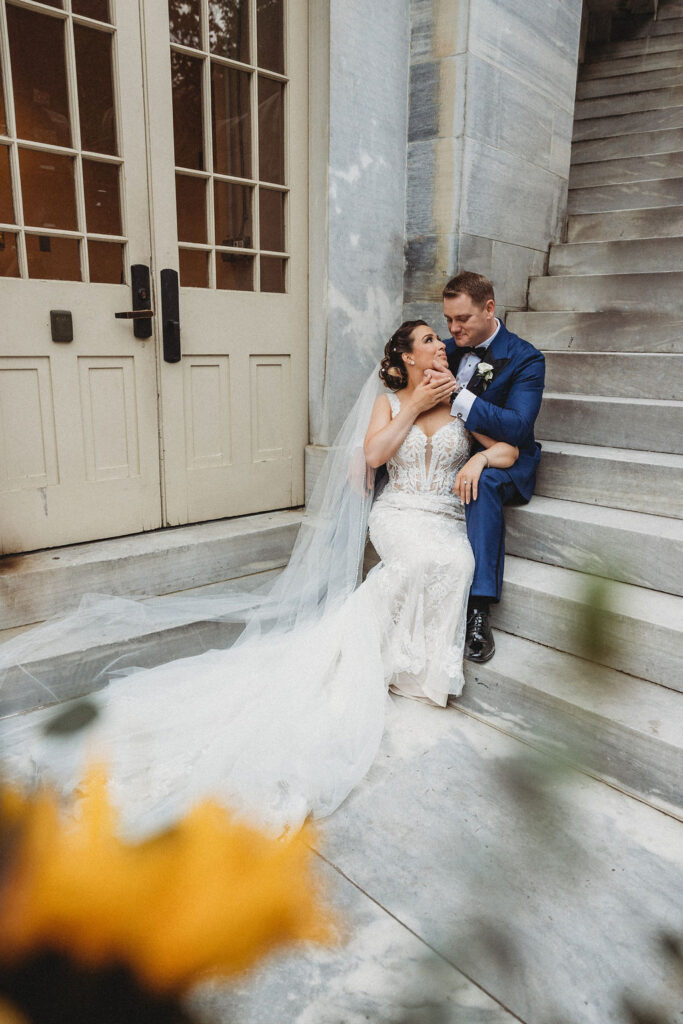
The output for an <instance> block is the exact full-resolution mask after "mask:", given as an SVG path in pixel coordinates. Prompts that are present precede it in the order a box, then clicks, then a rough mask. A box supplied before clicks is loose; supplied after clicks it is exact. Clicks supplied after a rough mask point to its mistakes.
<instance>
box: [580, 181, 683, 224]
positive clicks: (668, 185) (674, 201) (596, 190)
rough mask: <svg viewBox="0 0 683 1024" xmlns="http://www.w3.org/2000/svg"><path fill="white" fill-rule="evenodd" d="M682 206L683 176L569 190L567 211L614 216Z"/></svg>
mask: <svg viewBox="0 0 683 1024" xmlns="http://www.w3.org/2000/svg"><path fill="white" fill-rule="evenodd" d="M681 205H683V177H682V178H665V179H663V180H661V181H635V182H626V183H623V182H622V183H620V184H618V185H592V186H590V187H589V188H570V189H569V196H568V199H567V212H568V213H569V214H570V215H572V214H579V213H613V212H615V211H617V210H646V209H652V208H653V207H657V206H681Z"/></svg>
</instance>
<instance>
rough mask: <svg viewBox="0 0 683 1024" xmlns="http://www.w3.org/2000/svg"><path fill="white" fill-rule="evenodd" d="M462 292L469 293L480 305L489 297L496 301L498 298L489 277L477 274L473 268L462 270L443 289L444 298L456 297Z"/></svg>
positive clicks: (473, 300)
mask: <svg viewBox="0 0 683 1024" xmlns="http://www.w3.org/2000/svg"><path fill="white" fill-rule="evenodd" d="M462 294H465V295H469V297H470V298H471V299H472V302H476V304H477V305H478V306H483V305H484V304H485V303H486V302H488V300H489V299H493V300H494V301H495V298H496V297H495V295H494V294H493V285H492V284H491V282H490V281H489V279H488V277H484V275H483V274H475V273H474V271H472V270H461V271H460V273H459V274H456V275H455V277H452V278H451V279H450V281H448V283H447V284H446V287H445V288H444V290H443V297H444V299H454V298H455V296H456V295H462Z"/></svg>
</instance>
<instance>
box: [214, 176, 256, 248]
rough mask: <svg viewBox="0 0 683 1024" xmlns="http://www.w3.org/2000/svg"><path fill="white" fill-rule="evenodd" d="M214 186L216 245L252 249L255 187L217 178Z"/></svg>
mask: <svg viewBox="0 0 683 1024" xmlns="http://www.w3.org/2000/svg"><path fill="white" fill-rule="evenodd" d="M213 187H214V206H215V217H216V245H231V246H237V247H240V248H241V247H244V248H245V249H251V248H252V246H253V244H254V239H253V231H252V228H251V202H252V193H253V189H252V188H250V187H249V186H248V185H233V184H232V183H231V182H228V181H217V180H216V181H214V186H213Z"/></svg>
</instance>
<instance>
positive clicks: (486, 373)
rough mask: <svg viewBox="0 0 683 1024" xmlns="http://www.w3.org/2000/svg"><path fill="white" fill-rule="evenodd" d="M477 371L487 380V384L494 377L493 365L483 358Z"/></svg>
mask: <svg viewBox="0 0 683 1024" xmlns="http://www.w3.org/2000/svg"><path fill="white" fill-rule="evenodd" d="M477 373H478V374H479V376H480V377H481V379H482V380H483V381H486V383H487V384H490V383H491V380H492V379H493V367H492V366H491V364H490V363H485V362H484V361H483V360H482V362H480V363H479V365H478V366H477Z"/></svg>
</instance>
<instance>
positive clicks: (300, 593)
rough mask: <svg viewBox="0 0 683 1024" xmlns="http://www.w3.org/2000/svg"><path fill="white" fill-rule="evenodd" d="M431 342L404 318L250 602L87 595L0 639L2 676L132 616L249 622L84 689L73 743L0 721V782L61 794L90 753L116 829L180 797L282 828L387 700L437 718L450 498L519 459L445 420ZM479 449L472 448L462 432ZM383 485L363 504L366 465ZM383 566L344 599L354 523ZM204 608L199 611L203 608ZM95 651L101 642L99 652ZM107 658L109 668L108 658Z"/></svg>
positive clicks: (458, 533) (348, 758)
mask: <svg viewBox="0 0 683 1024" xmlns="http://www.w3.org/2000/svg"><path fill="white" fill-rule="evenodd" d="M446 372H447V363H446V357H445V346H444V345H443V343H442V342H441V341H440V340H439V338H438V336H437V335H436V334H435V333H434V331H432V330H431V329H430V327H429V326H428V325H427V324H426V323H425V322H424V321H423V320H414V321H407V322H406V323H404V324H402V325H401V326H400V327H399V328H398V330H397V331H396V332H395V333H394V334H393V335H392V337H391V338H390V340H389V342H388V343H387V345H386V347H385V352H384V358H383V359H382V362H381V367H380V371H379V378H380V380H381V383H382V384H383V385H384V389H383V391H384V393H382V394H380V395H379V396H378V397H376V398H375V395H376V392H377V388H378V387H379V382H378V381H377V376H376V373H375V372H374V371H373V378H372V379H371V380H370V381H368V383H367V384H366V385H365V387H364V388H363V391H362V392H361V395H360V397H359V399H358V401H357V402H356V405H355V406H354V409H353V410H352V412H351V414H350V415H349V417H348V418H347V421H346V423H345V425H344V427H343V428H342V431H341V432H340V435H339V437H338V438H337V440H336V442H335V445H334V446H333V448H332V450H331V453H330V455H329V456H328V459H327V465H326V467H325V471H324V473H323V474H321V479H320V480H319V481H318V483H317V485H316V490H315V492H314V495H313V497H312V499H311V502H310V503H309V507H308V509H307V513H306V516H305V517H304V521H303V523H302V527H301V530H300V532H299V536H298V538H297V542H296V545H295V548H294V551H293V554H292V557H291V559H290V563H289V565H288V566H287V568H286V569H285V570H284V572H283V573H282V574H281V575H280V577H279V578H278V580H277V581H276V583H275V584H274V585H272V586H270V587H269V588H267V589H266V590H265V591H263V592H262V593H260V594H259V593H256V594H254V593H251V594H244V593H232V594H229V595H227V597H222V598H220V599H219V601H218V602H217V604H215V605H213V606H211V607H208V606H207V601H206V600H204V601H202V599H197V600H195V601H194V602H193V603H194V605H195V607H194V608H193V610H192V611H191V612H189V611H188V609H187V606H186V604H183V599H182V598H180V599H177V600H175V602H174V599H171V600H170V602H169V601H168V599H155V600H152V601H150V602H146V603H145V604H140V603H138V602H130V601H122V600H120V599H106V598H101V599H99V600H94V599H92V598H88V599H87V600H86V601H85V602H84V603H83V604H82V606H81V608H80V609H79V610H78V611H77V612H76V613H74V614H73V615H71V616H67V617H66V618H65V619H63V620H61V621H60V622H59V623H56V624H55V623H51V624H46V626H43V627H38V629H37V630H34V631H31V633H28V634H24V635H22V636H20V637H17V638H16V640H15V641H9V642H8V643H7V644H5V645H4V650H0V668H2V667H3V665H4V666H5V667H7V666H10V665H16V664H19V663H23V664H22V668H24V669H25V670H27V671H28V668H26V665H29V666H30V663H31V661H34V662H37V661H38V659H39V657H40V656H41V655H42V656H43V658H44V656H45V654H46V653H48V652H49V651H50V649H51V646H50V645H53V644H54V642H55V641H56V640H57V638H59V641H60V642H64V636H65V634H68V633H69V632H70V631H73V633H74V636H77V637H78V639H79V642H80V643H85V638H86V637H88V636H89V637H90V639H91V642H92V637H93V635H94V636H95V637H96V638H98V639H99V638H101V637H102V635H103V632H106V630H107V629H110V628H111V623H112V617H113V616H119V617H122V619H121V622H119V626H122V623H125V622H128V624H129V625H132V622H133V620H135V623H136V625H137V628H138V632H139V630H140V625H139V623H140V619H141V618H144V617H147V618H148V619H149V622H150V623H153V624H154V625H155V627H156V628H158V629H159V630H161V629H162V628H163V627H164V626H167V625H168V624H169V622H170V621H171V619H169V615H170V616H171V618H172V617H173V616H174V615H175V616H176V620H175V621H183V622H187V621H190V619H194V621H202V620H204V619H207V618H212V617H213V618H218V619H220V620H221V621H225V622H226V623H227V622H241V623H242V624H244V623H246V628H244V630H243V631H242V633H241V635H240V637H239V640H238V641H237V642H236V643H234V644H233V646H232V647H230V648H229V649H227V650H210V651H206V652H205V653H203V654H200V655H196V656H194V657H190V658H183V659H180V660H176V661H171V662H167V663H165V664H164V663H161V664H158V665H157V666H156V667H154V668H151V669H137V670H134V671H132V672H129V674H127V675H125V676H123V677H118V678H113V679H112V680H111V681H110V683H109V685H108V686H107V687H106V688H105V689H104V690H102V691H101V693H99V694H97V699H98V703H99V705H100V714H99V716H98V719H97V721H96V723H95V727H94V728H93V729H91V730H88V733H87V738H86V740H82V739H80V734H79V739H77V740H74V739H73V738H72V739H63V738H59V737H56V736H54V735H52V734H49V735H46V734H45V733H44V732H43V730H42V728H41V723H42V720H43V719H44V718H45V716H46V712H37V713H31V714H27V715H23V716H17V717H15V718H11V719H6V720H5V721H4V722H3V723H2V726H1V727H0V751H1V753H0V758H1V761H2V771H3V774H5V775H9V776H10V777H13V778H17V779H20V780H22V781H26V780H35V779H37V778H42V779H49V780H50V781H52V782H53V783H56V784H57V785H58V786H59V787H60V788H61V789H62V790H63V791H65V792H70V791H73V790H76V789H77V787H78V780H79V779H80V778H81V777H82V774H83V771H84V767H85V763H86V761H87V760H92V759H93V758H99V759H101V760H104V761H105V762H106V764H107V766H108V769H109V777H110V793H111V796H112V799H113V800H114V802H115V804H116V805H117V807H118V809H119V811H120V813H121V816H122V823H123V828H124V830H125V831H126V832H128V833H129V834H135V835H141V834H149V833H150V832H153V831H155V830H157V829H159V828H161V827H164V826H166V825H168V824H169V823H171V822H172V821H173V820H175V819H176V818H177V817H179V816H180V815H181V814H183V813H184V812H185V811H186V810H187V809H188V808H189V807H190V806H191V805H192V804H193V803H195V802H196V801H197V800H199V799H201V798H204V797H207V796H211V797H215V798H218V799H220V800H221V801H222V802H224V803H225V804H226V805H227V806H228V807H230V808H232V809H233V810H234V811H236V813H238V814H239V815H241V816H242V817H244V818H246V819H249V820H251V821H255V822H257V823H259V824H261V825H262V826H265V827H268V828H270V829H272V830H273V831H274V832H276V833H279V832H282V831H283V830H285V829H290V828H298V827H299V826H300V825H301V824H302V823H303V821H304V820H305V818H306V817H307V816H309V815H312V816H313V817H322V816H325V815H327V814H329V813H331V812H332V811H333V810H334V809H335V808H336V807H338V806H339V804H340V803H341V802H342V801H343V800H344V798H345V797H346V795H347V794H348V793H349V791H350V790H351V789H352V788H353V786H354V785H356V783H357V782H358V781H359V780H360V779H361V778H362V777H363V775H364V774H365V773H366V771H367V770H368V768H369V767H370V765H371V763H372V761H373V760H374V758H375V756H376V753H377V749H378V747H379V743H380V740H381V736H382V732H383V728H384V715H385V708H386V702H387V688H388V689H390V690H392V691H393V692H395V693H400V694H403V695H405V696H408V697H412V698H415V699H418V700H423V701H428V702H430V703H432V704H436V705H439V706H445V705H446V702H447V700H448V697H449V694H453V695H457V694H459V693H460V692H461V690H462V687H463V683H464V679H463V673H462V658H463V644H464V635H465V620H466V608H467V598H468V592H469V586H470V582H471V578H472V573H473V567H474V562H473V556H472V551H471V548H470V545H469V542H468V539H467V532H466V528H465V520H464V514H463V510H462V502H463V501H468V500H470V495H471V497H472V499H476V483H477V481H478V479H479V477H480V475H481V473H482V471H483V470H484V469H485V467H486V466H495V467H499V468H507V467H509V466H511V465H512V464H513V463H514V461H515V460H516V458H517V454H518V452H517V449H515V448H514V447H512V446H511V445H508V444H505V443H503V442H494V441H493V440H491V439H490V438H488V437H485V436H483V435H470V434H469V433H468V431H467V430H466V428H465V426H464V424H463V422H462V420H461V419H458V418H455V417H452V416H451V415H450V403H449V396H450V394H451V392H452V390H453V382H452V379H451V378H450V377H446ZM473 436H474V438H475V439H476V441H478V442H479V445H480V446H481V450H478V451H477V452H476V453H475V454H472V453H471V450H472V437H473ZM384 464H386V467H387V471H388V482H387V484H386V486H385V487H384V489H383V490H382V491H381V493H380V494H379V495H378V496H377V497H375V498H374V501H373V486H372V485H373V483H374V469H375V468H377V467H380V466H382V465H384ZM368 526H369V532H370V539H371V540H372V543H373V545H374V547H375V549H376V550H377V552H378V554H379V556H380V558H381V561H380V563H379V565H377V566H376V567H375V568H374V569H373V570H372V571H371V572H370V573H369V575H368V577H367V579H366V580H365V582H364V583H362V584H361V585H360V586H357V581H358V575H359V567H360V562H361V560H362V552H363V548H364V545H365V538H366V534H367V527H368ZM208 604H209V605H211V601H209V602H208ZM100 642H101V640H100ZM117 661H118V659H117Z"/></svg>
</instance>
